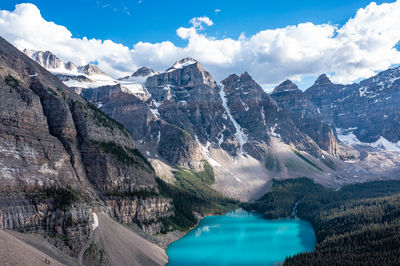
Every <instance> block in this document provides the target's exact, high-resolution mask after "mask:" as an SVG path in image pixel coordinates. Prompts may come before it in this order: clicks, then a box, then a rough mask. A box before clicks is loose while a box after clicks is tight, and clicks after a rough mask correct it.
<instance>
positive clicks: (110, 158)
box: [0, 38, 173, 255]
mask: <svg viewBox="0 0 400 266" xmlns="http://www.w3.org/2000/svg"><path fill="white" fill-rule="evenodd" d="M0 94H1V97H0V119H1V120H0V151H1V152H0V171H1V174H0V183H1V185H0V199H1V200H0V202H1V204H0V228H3V229H18V230H23V231H36V232H37V231H39V232H47V233H51V234H54V235H55V236H60V237H63V236H65V237H66V238H65V239H64V240H65V241H61V242H59V245H60V248H65V249H66V250H68V252H69V253H70V254H73V255H76V254H77V253H78V252H79V249H80V248H81V247H82V244H83V243H84V240H85V239H87V238H88V237H89V236H90V233H91V223H92V222H93V220H92V216H91V213H92V212H93V211H97V212H102V213H107V214H109V215H110V216H111V217H113V218H115V219H117V220H119V221H121V222H131V223H132V222H133V223H139V224H141V225H142V227H143V229H145V230H146V231H148V232H151V233H155V232H158V231H159V230H161V228H162V223H161V222H160V221H161V220H162V219H164V218H167V217H169V216H171V215H173V212H172V210H171V206H170V200H169V199H167V198H163V197H160V196H159V195H158V188H157V184H156V182H155V173H154V170H153V168H152V167H151V165H150V164H149V163H148V162H147V161H146V159H145V158H144V157H143V156H142V155H141V153H140V152H139V151H138V150H137V149H136V146H135V143H134V141H133V140H132V138H131V136H130V135H129V132H128V131H127V130H126V129H124V127H123V126H122V125H121V124H120V123H118V122H116V121H115V120H113V119H110V118H109V117H107V116H106V115H105V114H104V113H103V112H101V111H100V110H98V109H97V108H95V107H94V106H93V105H91V104H89V103H88V102H86V101H85V100H84V99H83V98H81V97H80V96H78V95H77V94H75V93H74V92H73V91H71V90H70V89H69V88H68V87H66V86H65V85H64V84H63V83H62V82H61V81H60V80H58V79H57V78H56V77H55V76H53V75H51V74H50V73H49V72H47V71H46V70H45V69H43V68H42V67H41V66H39V65H38V64H37V63H35V62H34V61H32V60H30V59H29V58H28V57H26V56H25V55H24V54H23V53H21V52H19V51H18V50H17V49H16V48H14V47H12V46H11V45H10V44H9V43H7V42H6V41H5V40H4V39H2V38H0Z"/></svg>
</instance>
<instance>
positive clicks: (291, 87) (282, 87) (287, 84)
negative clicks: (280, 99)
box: [272, 79, 300, 93]
mask: <svg viewBox="0 0 400 266" xmlns="http://www.w3.org/2000/svg"><path fill="white" fill-rule="evenodd" d="M299 90H300V89H299V87H297V85H296V84H294V83H293V82H292V81H291V80H288V79H287V80H285V81H284V82H282V83H281V84H279V85H278V86H276V87H275V89H274V91H273V92H272V93H277V92H283V91H299Z"/></svg>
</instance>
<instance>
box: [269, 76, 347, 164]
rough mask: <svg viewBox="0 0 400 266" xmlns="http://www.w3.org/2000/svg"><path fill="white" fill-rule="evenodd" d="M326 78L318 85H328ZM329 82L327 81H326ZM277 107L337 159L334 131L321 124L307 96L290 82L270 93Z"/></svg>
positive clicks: (316, 108)
mask: <svg viewBox="0 0 400 266" xmlns="http://www.w3.org/2000/svg"><path fill="white" fill-rule="evenodd" d="M326 79H327V77H326V76H325V78H324V77H323V76H321V77H320V78H319V79H318V80H317V82H318V84H321V85H323V84H329V82H327V80H326ZM328 81H329V80H328ZM271 97H272V98H274V99H275V100H276V102H277V103H278V105H279V106H281V107H282V108H283V109H284V110H286V111H288V112H289V115H290V117H291V119H292V120H293V122H294V123H295V124H296V126H297V127H298V128H299V130H300V131H301V132H302V133H304V134H306V135H308V136H309V137H310V138H311V139H313V140H314V141H315V143H317V145H318V146H319V147H320V148H322V149H323V150H325V151H327V152H328V153H329V154H331V155H333V156H336V157H339V156H340V155H339V153H338V147H337V140H336V137H335V130H334V128H332V127H331V126H330V124H329V123H325V122H323V116H322V115H321V112H320V110H319V109H318V107H316V106H315V105H314V104H313V103H312V101H311V99H310V98H309V96H308V95H307V94H306V93H304V92H302V91H301V90H300V89H299V88H298V87H297V86H296V85H295V84H293V83H292V82H291V81H290V80H287V81H285V82H283V83H282V84H280V85H279V86H277V87H276V88H275V89H274V91H273V92H272V93H271Z"/></svg>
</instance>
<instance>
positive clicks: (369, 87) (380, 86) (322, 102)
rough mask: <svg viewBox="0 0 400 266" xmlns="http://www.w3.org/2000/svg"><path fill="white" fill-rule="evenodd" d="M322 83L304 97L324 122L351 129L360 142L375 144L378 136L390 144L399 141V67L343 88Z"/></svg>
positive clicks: (319, 80)
mask: <svg viewBox="0 0 400 266" xmlns="http://www.w3.org/2000/svg"><path fill="white" fill-rule="evenodd" d="M322 80H324V81H325V82H322V81H321V78H320V79H318V80H317V82H316V83H315V84H314V85H313V86H312V87H310V88H309V89H308V90H307V91H306V94H307V95H308V96H309V97H310V99H311V101H312V102H313V103H314V104H315V105H316V106H317V107H318V108H319V109H320V111H321V114H322V115H323V117H324V118H325V119H326V120H328V121H331V122H332V123H333V124H334V125H335V126H336V127H337V128H344V129H348V128H353V130H352V131H353V133H354V134H355V135H356V136H357V138H358V139H359V140H360V141H362V142H375V141H377V140H378V139H379V138H380V136H383V137H384V138H386V139H387V140H389V141H391V142H398V141H399V140H400V111H399V108H398V104H397V103H398V101H399V99H400V68H399V67H397V68H394V69H389V70H386V71H383V72H381V73H379V74H378V75H376V76H374V77H371V78H369V79H366V80H363V81H361V82H360V83H356V84H351V85H346V86H343V85H337V84H332V83H330V82H328V81H326V78H324V79H322Z"/></svg>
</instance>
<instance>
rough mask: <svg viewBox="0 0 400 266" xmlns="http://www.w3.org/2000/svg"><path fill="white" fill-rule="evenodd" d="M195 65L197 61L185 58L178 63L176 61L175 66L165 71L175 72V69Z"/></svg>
mask: <svg viewBox="0 0 400 266" xmlns="http://www.w3.org/2000/svg"><path fill="white" fill-rule="evenodd" d="M197 63H199V61H197V60H196V59H193V58H191V57H185V58H183V59H181V60H179V61H176V62H175V64H174V65H173V66H172V67H170V68H169V69H167V72H168V71H172V70H175V69H181V68H183V67H186V66H189V65H193V64H197Z"/></svg>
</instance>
